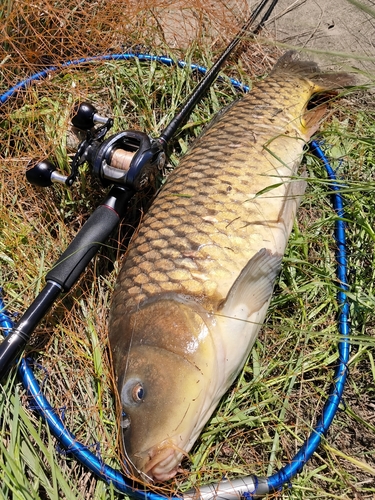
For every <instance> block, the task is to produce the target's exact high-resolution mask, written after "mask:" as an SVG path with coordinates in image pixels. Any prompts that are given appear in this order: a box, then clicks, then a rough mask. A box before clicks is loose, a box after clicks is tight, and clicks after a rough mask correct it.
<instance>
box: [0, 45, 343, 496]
mask: <svg viewBox="0 0 375 500" xmlns="http://www.w3.org/2000/svg"><path fill="white" fill-rule="evenodd" d="M135 58H137V59H139V60H140V61H156V62H160V63H163V64H166V65H168V66H173V65H176V64H177V65H178V66H179V67H181V68H183V67H185V66H187V63H185V62H184V61H178V62H177V63H176V62H175V61H174V60H173V59H171V58H169V57H165V56H154V55H150V54H133V53H124V54H106V55H100V56H97V57H90V58H82V59H76V60H72V61H68V62H66V63H63V64H61V65H60V66H51V67H49V68H47V69H45V70H43V71H41V72H39V73H36V74H34V75H32V76H31V77H29V78H27V79H26V80H23V81H22V82H20V83H18V84H17V85H15V86H14V87H12V88H11V89H9V90H8V91H7V92H5V93H4V94H2V95H0V103H1V104H4V103H5V102H6V101H7V100H8V99H9V98H10V97H12V96H13V95H15V94H16V93H17V92H18V91H19V90H23V89H25V88H27V87H28V86H30V85H31V84H32V83H33V82H34V81H37V80H42V79H44V78H46V77H47V76H48V75H49V74H50V73H51V72H55V71H59V70H63V69H66V68H69V67H72V66H73V67H74V66H78V65H81V64H86V63H91V62H100V61H108V60H129V59H135ZM190 68H191V69H192V70H198V71H199V72H201V73H203V74H204V73H205V72H206V71H207V70H206V68H204V67H202V66H198V65H195V64H192V65H190ZM230 82H231V84H232V85H233V86H234V87H235V88H237V89H239V90H242V91H244V92H247V91H248V90H249V88H248V87H246V86H245V85H243V84H241V83H240V82H238V81H237V80H234V79H230ZM310 146H311V151H312V152H313V154H314V155H315V156H316V157H317V158H318V159H319V160H320V161H322V162H323V164H324V167H325V169H326V171H327V175H328V177H329V179H330V181H331V183H330V187H331V189H332V199H333V206H334V209H335V211H336V214H337V219H336V222H335V240H336V244H337V250H336V259H337V273H336V274H337V279H338V282H339V284H338V287H339V291H338V295H337V300H338V304H339V308H340V312H339V316H338V322H337V324H338V331H339V334H340V341H339V344H338V351H339V360H338V364H337V367H336V369H335V375H334V381H333V383H332V385H331V388H330V391H329V395H328V399H327V401H326V404H325V406H324V408H323V411H322V415H321V417H320V419H319V420H318V423H317V425H316V427H315V428H314V429H313V431H312V432H311V434H310V436H309V437H308V438H307V439H306V441H305V442H304V444H303V445H302V446H301V448H300V450H299V451H298V452H297V454H296V455H295V456H294V458H293V459H292V460H291V462H290V463H289V464H288V465H286V466H285V467H283V468H282V469H280V470H279V471H278V472H277V473H275V474H273V475H272V476H269V477H268V478H257V477H256V476H248V477H246V478H242V479H239V480H235V481H234V482H233V483H232V484H233V487H232V488H229V490H228V489H225V488H224V490H225V492H224V491H223V493H222V484H223V483H217V484H211V485H209V486H207V487H202V488H201V492H199V490H198V491H197V492H195V491H191V492H188V493H185V494H184V495H183V496H184V498H191V497H192V496H194V497H195V498H196V499H199V498H200V499H211V498H215V497H217V496H218V495H220V498H225V499H232V498H238V495H241V496H244V497H247V498H249V497H250V498H251V497H254V496H263V495H265V494H267V493H268V492H272V491H276V490H279V489H281V488H282V486H283V485H284V484H286V483H289V482H290V481H291V479H292V478H293V477H294V476H295V475H296V474H298V473H299V472H301V470H302V469H303V467H304V465H305V463H306V462H307V461H308V460H309V459H310V458H311V456H312V455H313V453H314V452H315V451H316V449H317V448H318V446H319V444H320V442H321V440H322V438H323V437H324V435H325V434H326V432H327V431H328V428H329V426H330V425H331V423H332V420H333V418H334V416H335V414H336V411H337V409H338V406H339V404H340V401H341V398H342V395H343V391H344V386H345V381H346V378H347V374H348V368H347V363H348V361H349V352H350V341H349V334H350V329H349V303H348V298H347V294H346V291H347V290H348V285H347V257H346V241H345V222H344V220H343V219H344V209H343V200H342V196H341V194H340V185H339V184H338V183H337V179H336V175H335V172H334V171H333V169H332V167H331V166H330V164H329V162H328V160H327V158H326V156H325V155H324V153H323V151H322V148H321V145H320V143H319V142H317V141H313V142H312V143H311V145H310ZM0 327H1V328H3V329H4V333H5V335H7V334H8V333H9V332H10V330H11V329H12V327H13V322H12V320H11V318H10V316H9V315H8V314H7V312H6V311H5V306H4V302H3V300H2V298H1V296H0ZM18 374H19V376H20V378H21V380H22V383H23V385H24V387H25V389H26V390H27V391H28V392H29V394H30V396H31V397H32V400H33V403H34V404H35V408H36V410H37V412H38V413H39V414H40V415H41V417H42V418H43V419H44V420H46V422H47V423H48V425H49V427H50V429H51V432H52V434H53V435H54V436H55V437H56V438H57V439H58V440H59V442H60V443H61V444H62V445H63V446H64V447H65V448H66V450H67V451H68V452H69V453H71V454H72V455H73V456H74V457H75V458H76V459H77V460H78V461H79V462H81V463H82V464H83V465H85V466H86V467H88V469H89V470H91V471H92V472H93V473H94V474H96V475H97V476H98V477H100V478H101V479H103V480H104V481H106V482H107V483H112V484H113V486H114V487H115V488H116V489H117V490H118V491H120V492H122V493H126V494H128V495H130V496H132V497H134V498H137V499H143V500H165V498H167V497H165V496H162V495H160V494H157V493H153V492H151V491H148V490H140V489H135V488H133V487H132V485H131V484H130V481H129V480H128V479H127V478H126V477H125V476H124V475H123V474H122V472H120V471H117V470H115V469H113V468H112V467H110V466H108V465H106V464H104V463H103V461H102V460H101V459H100V458H99V457H98V456H96V455H95V454H94V453H92V452H91V451H90V450H89V449H88V448H87V446H85V445H83V444H81V443H79V442H77V441H76V439H75V437H74V435H73V434H72V433H71V432H70V431H69V430H68V429H66V428H65V426H64V424H63V422H62V420H61V419H60V417H59V416H58V415H57V413H56V412H55V410H54V409H53V408H52V406H51V405H50V404H49V402H48V400H47V399H46V398H45V396H44V395H43V393H42V390H41V388H40V386H39V384H38V382H37V380H36V378H35V376H34V373H33V370H32V368H31V364H30V363H29V362H28V361H27V359H22V360H21V361H20V365H19V368H18ZM224 483H225V482H224ZM234 483H236V484H240V486H238V487H236V486H235V484H234ZM203 490H205V493H203ZM169 498H171V497H169ZM172 498H176V499H178V498H181V497H172Z"/></svg>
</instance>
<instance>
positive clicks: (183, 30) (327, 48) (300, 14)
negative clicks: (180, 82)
mask: <svg viewBox="0 0 375 500" xmlns="http://www.w3.org/2000/svg"><path fill="white" fill-rule="evenodd" d="M352 1H353V3H354V2H355V0H279V2H278V4H277V6H276V8H275V11H274V14H273V16H272V17H271V19H270V20H269V22H268V23H267V25H266V30H264V31H263V33H262V35H261V36H262V37H264V35H266V36H267V37H268V38H270V39H271V40H273V41H275V42H276V45H277V44H279V45H280V47H281V48H295V47H297V48H301V49H305V50H306V51H309V52H312V53H313V55H314V59H316V60H317V61H318V62H319V63H320V64H321V65H323V66H324V67H326V68H328V69H331V68H332V67H333V66H335V67H336V68H337V65H339V66H340V67H342V68H344V69H347V68H348V67H352V68H353V67H354V68H358V69H360V70H361V71H364V72H370V73H372V74H374V73H375V59H374V58H375V17H373V16H371V15H370V13H368V12H366V11H365V10H362V9H360V8H358V6H356V5H353V3H352ZM257 3H258V2H254V1H251V0H248V1H245V0H244V1H240V0H228V1H226V2H224V1H223V0H210V1H209V2H208V3H206V4H205V15H204V18H205V19H207V17H208V18H209V20H210V22H211V24H210V28H209V29H211V30H212V33H215V34H216V35H217V36H218V35H223V34H224V35H225V31H226V26H229V23H231V25H232V26H233V24H235V22H237V25H238V26H241V23H243V20H244V19H247V18H248V16H249V12H250V11H251V10H253V9H254V7H255V6H256V4H257ZM357 3H358V2H357ZM360 3H361V5H362V6H363V8H369V9H373V11H375V0H361V2H360ZM186 5H188V3H187V2H173V3H172V5H171V6H169V7H167V8H164V9H161V10H160V9H159V13H162V15H161V16H160V17H159V19H162V21H160V24H161V25H162V27H163V29H164V35H165V39H166V41H167V43H168V45H169V46H171V47H178V48H184V47H185V48H186V47H187V46H188V45H189V44H191V43H192V42H193V41H194V40H197V39H199V38H200V37H202V36H205V33H202V15H200V14H199V10H197V9H196V8H194V9H193V8H189V7H187V6H186ZM205 26H206V35H207V23H206V25H205Z"/></svg>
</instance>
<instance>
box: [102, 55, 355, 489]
mask: <svg viewBox="0 0 375 500" xmlns="http://www.w3.org/2000/svg"><path fill="white" fill-rule="evenodd" d="M350 83H352V78H351V77H349V76H348V75H347V74H341V73H337V74H332V75H327V74H323V73H321V72H320V71H319V68H318V67H317V66H316V64H314V63H312V62H308V61H307V62H306V61H300V60H299V59H298V57H297V56H296V54H294V53H287V54H285V55H284V56H283V57H282V58H281V59H280V60H279V62H278V63H277V64H276V66H275V68H274V69H273V71H272V72H271V74H270V75H269V76H268V77H267V78H265V79H264V80H261V81H259V82H258V83H257V84H256V85H255V86H254V89H253V90H252V92H251V93H250V94H248V95H247V96H245V97H244V98H243V99H241V100H238V101H236V102H235V103H233V104H231V105H230V106H228V107H227V108H226V109H225V110H224V111H223V112H220V113H219V114H218V115H217V116H216V118H215V119H214V120H213V121H212V122H211V124H210V125H209V126H208V127H207V128H206V130H205V131H204V133H203V134H202V135H201V137H200V138H199V139H198V140H196V141H195V143H194V145H193V147H192V148H191V149H190V151H189V152H188V153H187V154H186V155H185V156H184V158H183V159H182V160H181V162H180V164H179V166H178V167H177V168H176V169H175V170H174V171H173V172H172V174H171V175H170V176H169V178H168V180H167V182H166V184H165V185H164V186H163V188H162V189H161V191H160V193H159V194H158V196H157V197H156V199H155V201H154V202H153V204H152V206H151V208H150V210H149V212H148V214H147V215H146V216H145V218H144V220H143V221H142V224H141V226H140V228H139V230H138V232H137V234H136V235H135V236H134V238H133V240H132V241H131V243H130V247H129V251H128V253H127V255H126V258H125V260H124V263H123V266H122V268H121V270H120V273H119V276H118V279H117V283H116V287H115V291H114V295H113V300H112V306H111V311H110V321H109V339H110V345H111V351H112V359H113V364H114V372H115V377H116V382H117V387H118V393H119V401H120V402H121V404H120V408H119V410H120V411H119V414H120V415H121V416H120V426H121V428H122V440H123V450H124V452H125V455H126V458H127V462H128V466H129V467H130V468H131V469H132V470H133V472H134V474H136V475H137V476H138V477H139V478H142V479H143V480H146V481H150V480H155V481H165V480H167V479H169V478H171V477H173V476H174V475H175V474H176V472H177V470H178V467H179V464H180V462H181V460H182V458H183V456H184V455H186V454H187V452H188V451H189V450H190V449H191V447H192V446H193V444H194V442H195V440H196V439H197V437H198V435H199V433H200V431H201V429H202V428H203V426H204V425H205V423H206V422H207V420H208V418H209V417H210V415H211V414H212V412H213V411H214V409H215V407H216V406H217V404H218V402H219V400H220V398H221V397H222V395H223V394H224V393H225V391H226V390H227V389H228V388H229V387H230V385H231V384H232V383H233V382H234V380H235V378H236V376H237V375H238V373H239V371H240V370H241V368H242V366H243V364H244V363H245V361H246V358H247V356H248V354H249V352H250V349H251V347H252V345H253V344H254V342H255V340H256V338H257V335H258V332H259V329H260V326H261V325H262V323H263V321H264V318H265V315H266V313H267V309H268V305H269V302H270V300H271V296H272V290H273V285H274V282H275V279H276V276H277V274H278V272H279V270H280V266H281V258H282V255H283V253H284V251H285V246H286V243H287V240H288V237H289V234H290V232H291V229H292V225H293V220H294V217H295V213H296V210H297V207H298V203H299V200H300V198H301V196H302V194H303V192H304V189H305V181H304V179H303V178H302V179H301V178H300V177H299V175H298V167H299V165H300V162H301V159H302V156H303V152H304V147H305V144H306V141H307V140H308V139H309V138H310V136H311V135H312V133H313V132H314V131H315V130H317V128H318V127H319V122H320V120H321V119H322V117H323V114H324V111H325V108H324V106H320V107H318V108H316V109H313V110H311V111H307V104H308V102H309V100H310V98H311V97H312V95H313V94H315V93H317V92H321V91H331V90H332V89H334V88H338V87H341V86H343V85H348V84H350Z"/></svg>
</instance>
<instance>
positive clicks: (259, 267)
mask: <svg viewBox="0 0 375 500" xmlns="http://www.w3.org/2000/svg"><path fill="white" fill-rule="evenodd" d="M281 259H282V255H280V254H278V253H275V254H273V253H271V251H270V250H267V249H265V248H262V249H261V250H259V252H257V253H256V254H255V255H254V256H253V257H252V258H251V259H250V260H249V262H248V263H247V264H246V266H245V267H244V268H243V269H242V271H241V273H240V275H239V276H238V278H237V279H236V281H235V282H234V283H233V285H232V287H231V289H230V290H229V293H228V295H227V297H226V299H225V301H224V302H223V303H222V305H221V307H220V313H221V314H223V315H225V316H229V317H231V318H238V319H247V318H248V317H250V316H251V315H252V314H253V313H256V312H257V311H259V310H260V309H261V307H262V306H263V305H264V304H265V303H266V302H267V301H268V300H269V299H270V297H271V295H272V290H273V285H274V282H275V278H276V276H277V275H278V273H279V271H280V267H281Z"/></svg>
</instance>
